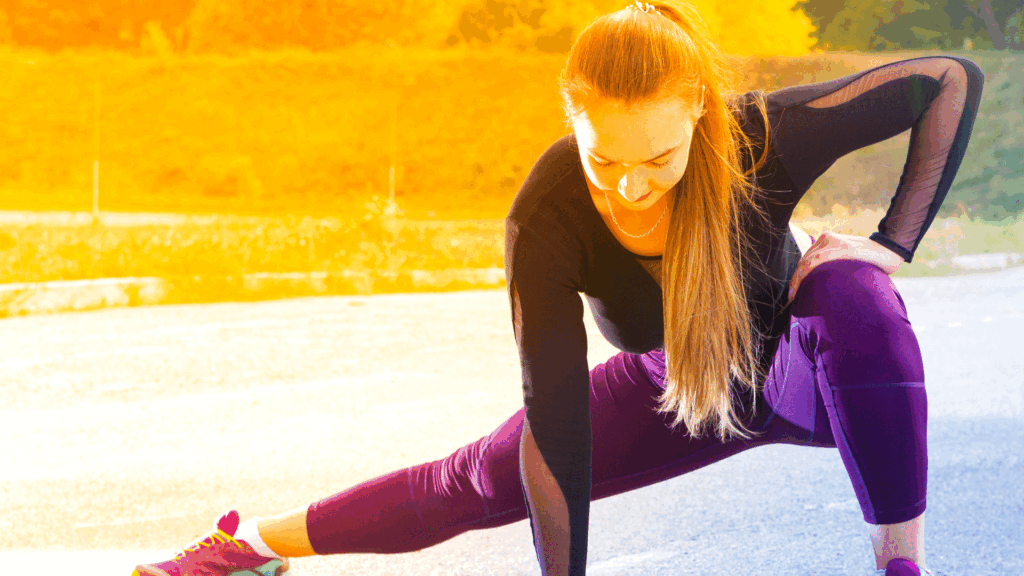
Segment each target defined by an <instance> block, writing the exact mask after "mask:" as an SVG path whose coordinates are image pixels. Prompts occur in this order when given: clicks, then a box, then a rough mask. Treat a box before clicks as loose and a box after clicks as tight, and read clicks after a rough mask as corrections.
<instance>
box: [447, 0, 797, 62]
mask: <svg viewBox="0 0 1024 576" xmlns="http://www.w3.org/2000/svg"><path fill="white" fill-rule="evenodd" d="M690 2H691V3H692V4H693V5H694V6H695V7H696V8H697V10H698V12H699V13H700V14H701V16H702V17H703V18H704V20H705V23H706V24H707V25H708V28H709V29H710V30H711V32H712V34H714V35H715V36H717V38H718V41H719V43H720V44H721V45H722V47H723V48H724V49H725V50H726V51H727V52H729V53H732V54H738V55H759V56H766V55H771V56H795V55H800V54H805V53H806V52H807V51H808V50H809V49H810V47H811V46H812V45H813V44H814V38H813V37H812V36H811V35H812V34H813V32H814V25H813V23H812V22H811V20H810V19H809V18H808V17H807V15H806V14H804V13H803V12H802V11H801V10H799V9H798V8H797V7H796V2H797V0H763V1H762V2H760V3H758V4H757V7H756V9H752V8H751V5H750V4H747V3H745V2H735V1H734V0H690ZM628 4H629V3H628V2H625V1H623V0H575V1H569V0H476V1H475V2H474V3H472V4H469V5H468V6H467V8H466V10H465V11H464V12H463V14H462V16H461V17H460V19H459V23H458V25H457V26H456V30H455V32H454V33H453V36H452V37H451V38H450V39H449V40H450V43H455V42H459V41H472V42H483V43H504V44H511V45H514V46H516V47H519V48H528V47H531V46H532V47H536V48H537V49H540V50H543V51H548V52H565V51H568V50H569V48H570V47H571V46H572V42H573V41H574V40H575V38H576V37H577V36H579V34H580V32H582V31H583V29H584V28H585V27H586V25H587V24H589V23H590V22H592V21H593V20H594V19H596V18H598V17H599V16H601V15H602V14H605V13H608V12H611V11H614V10H617V9H619V8H622V7H623V6H627V5H628ZM766 22H771V26H766V25H765V23H766Z"/></svg>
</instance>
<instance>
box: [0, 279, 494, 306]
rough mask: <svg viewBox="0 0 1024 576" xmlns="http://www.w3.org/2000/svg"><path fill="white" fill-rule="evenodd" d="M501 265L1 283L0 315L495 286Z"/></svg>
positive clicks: (436, 290)
mask: <svg viewBox="0 0 1024 576" xmlns="http://www.w3.org/2000/svg"><path fill="white" fill-rule="evenodd" d="M504 285H505V270H504V269H503V268H466V269H453V270H402V271H393V272H389V271H362V270H359V271H356V270H345V271H342V272H339V273H327V272H283V273H273V272H259V273H253V274H244V275H241V276H179V277H172V278H155V277H142V278H138V277H130V278H102V279H98V280H61V281H54V282H26V283H18V284H0V317H11V316H25V315H29V314H52V313H58V312H77V311H84V310H96V309H100V308H116V307H124V306H151V305H156V304H184V303H208V302H223V301H239V300H240V301H250V300H269V299H275V298H290V297H299V296H317V295H354V294H375V293H386V292H426V291H430V292H439V291H452V290H470V289H481V288H498V287H502V286H504Z"/></svg>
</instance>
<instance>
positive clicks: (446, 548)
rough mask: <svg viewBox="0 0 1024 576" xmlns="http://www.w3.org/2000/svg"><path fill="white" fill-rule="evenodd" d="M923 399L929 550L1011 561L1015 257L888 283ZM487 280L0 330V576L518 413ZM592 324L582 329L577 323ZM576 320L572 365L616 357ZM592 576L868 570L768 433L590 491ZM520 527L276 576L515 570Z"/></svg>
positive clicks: (826, 494)
mask: <svg viewBox="0 0 1024 576" xmlns="http://www.w3.org/2000/svg"><path fill="white" fill-rule="evenodd" d="M898 285H899V286H900V289H901V292H902V293H903V295H904V298H905V300H906V302H907V305H908V308H909V310H910V315H911V320H912V321H913V322H914V324H915V327H916V329H917V331H918V334H919V338H920V342H921V346H922V349H923V352H924V356H925V366H926V369H927V373H928V392H929V404H930V420H929V434H930V454H931V468H930V490H929V512H928V535H929V544H928V555H929V563H930V564H931V565H932V566H933V568H937V569H938V574H943V575H953V574H956V575H988V574H991V575H1011V574H1012V575H1020V574H1024V528H1022V527H1024V485H1022V480H1021V478H1022V477H1024V463H1022V461H1021V456H1022V454H1024V354H1022V353H1021V342H1022V341H1024V269H1021V268H1017V269H1010V270H1006V271H1003V272H999V273H992V274H977V275H969V276H959V277H949V278H927V279H925V278H921V279H899V280H898ZM507 306H508V305H507V301H506V297H505V295H504V292H502V291H481V292H463V293H446V294H419V295H388V296H373V297H329V298H308V299H298V300H289V301H277V302H262V303H255V304H216V305H203V306H166V307H153V308H131V309H115V310H106V311H97V312H88V313H78V314H64V315H50V316H35V317H24V318H10V319H6V320H2V321H0V350H2V351H3V352H2V355H0V374H3V386H0V446H2V448H0V449H2V450H3V453H2V456H3V461H4V463H5V465H4V466H3V467H2V468H0V534H2V535H3V539H2V540H0V565H2V566H4V571H5V572H10V573H15V574H19V573H30V574H49V573H53V574H58V573H60V574H65V573H75V574H76V575H91V574H96V575H99V574H119V573H120V574H124V575H125V576H127V574H129V573H130V569H131V567H132V566H133V565H134V564H135V563H137V562H139V561H142V560H152V559H154V558H162V557H163V556H165V555H167V554H168V553H169V552H173V551H174V549H175V548H178V547H180V546H181V545H182V544H185V543H187V542H188V541H189V540H190V539H192V538H193V537H194V536H196V535H198V534H199V533H201V532H204V531H205V530H207V529H208V527H209V525H210V523H211V522H212V521H213V519H215V517H216V516H217V515H218V514H219V513H220V512H221V511H223V510H226V509H228V508H231V507H237V508H238V509H239V510H240V511H241V512H242V514H243V516H246V515H253V514H259V515H269V514H272V513H276V512H278V511H281V510H285V509H290V508H292V507H295V506H297V505H303V504H306V503H308V502H309V501H311V500H313V499H316V498H319V497H322V496H325V495H328V494H331V493H333V492H336V491H338V490H340V489H342V488H345V487H347V486H349V485H351V484H353V483H355V482H358V481H361V480H364V479H366V478H370V477H373V476H375V475H377V474H380V473H383V472H387V471H390V470H393V469H395V468H399V467H403V466H406V465H410V464H414V463H419V462H422V461H425V460H430V459H435V458H439V457H442V456H444V455H446V454H447V453H449V452H450V451H451V450H452V449H454V448H456V447H458V446H460V445H462V444H464V443H465V442H467V441H469V440H472V439H475V438H477V437H479V436H480V435H482V434H485V433H487V432H489V431H490V430H491V429H492V428H493V427H494V426H495V425H496V424H498V423H499V422H501V421H502V420H503V419H504V418H506V417H507V416H508V415H510V414H511V413H512V412H513V411H514V410H515V409H516V408H517V407H518V406H520V405H521V396H520V394H521V393H520V388H519V380H518V367H517V356H516V352H515V347H514V342H513V340H512V336H511V329H510V322H509V316H508V311H507ZM588 320H589V319H588ZM588 328H589V329H590V330H591V334H592V337H591V343H592V346H591V355H590V358H591V363H592V364H593V363H595V362H600V361H603V360H604V359H606V358H607V357H608V356H610V355H611V354H612V353H613V350H612V349H611V348H610V347H609V346H608V345H607V344H605V343H604V342H603V341H602V340H601V339H600V337H599V336H598V335H597V332H596V329H595V328H594V326H593V325H590V326H589V327H588ZM591 526H592V533H591V534H592V536H591V541H590V542H591V543H590V566H589V571H588V573H589V574H597V575H613V574H738V575H740V574H751V575H753V574H786V575H788V574H794V575H798V574H821V575H832V574H837V575H838V574H854V575H860V574H864V575H867V574H870V573H871V570H870V569H871V560H870V552H869V544H868V540H867V536H866V533H865V530H864V527H863V522H862V520H861V519H860V512H859V510H858V507H857V505H856V501H855V499H854V495H853V490H852V489H851V487H850V485H849V481H848V480H847V478H846V475H845V472H844V470H843V467H842V463H841V462H840V460H839V456H838V453H836V452H835V451H833V450H827V449H812V448H797V447H792V446H772V447H765V448H760V449H757V450H754V451H751V452H747V453H744V454H741V455H739V456H736V457H734V458H732V459H730V460H728V461H726V462H723V463H720V464H718V465H715V466H711V467H709V468H706V469H704V470H701V471H698V472H696V473H693V474H690V475H687V476H684V477H681V478H677V479H675V480H671V481H668V482H664V483H662V484H659V485H656V486H652V487H649V488H646V489H643V490H639V491H636V492H633V493H630V494H626V495H622V496H618V497H614V498H610V499H607V500H603V501H600V502H597V503H596V504H595V505H594V508H593V513H592V520H591ZM528 534H529V527H528V526H527V525H526V524H525V523H524V522H519V523H517V524H513V525H511V526H508V527H505V528H501V529H497V530H491V531H486V532H478V533H474V534H468V535H465V536H462V537H459V538H456V539H454V540H451V541H449V542H447V543H445V544H442V545H440V546H437V547H435V548H432V549H429V550H426V551H423V552H419V553H414V554H404V555H396V556H372V555H358V556H344V557H342V556H335V557H323V558H310V559H300V560H298V561H296V562H295V564H294V568H293V574H295V575H296V576H319V575H328V574H332V575H334V574H360V575H367V576H370V575H385V574H403V575H424V576H426V575H435V574H438V575H440V574H459V575H463V574H464V575H470V574H495V575H498V574H536V573H538V569H537V568H536V560H535V559H534V558H533V551H532V549H531V548H530V545H529V536H528Z"/></svg>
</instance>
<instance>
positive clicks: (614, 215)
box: [136, 1, 983, 576]
mask: <svg viewBox="0 0 1024 576" xmlns="http://www.w3.org/2000/svg"><path fill="white" fill-rule="evenodd" d="M727 72H728V64H727V62H726V60H725V59H724V57H723V55H722V53H721V52H720V51H719V50H718V48H716V47H715V46H714V44H713V43H712V42H711V41H710V40H709V34H708V31H707V30H706V29H705V28H704V27H703V25H702V23H701V20H700V18H699V16H698V14H697V13H696V12H695V11H694V10H693V9H692V8H690V7H689V6H687V5H684V4H682V3H677V2H669V1H660V2H654V3H653V5H652V4H639V3H638V4H636V5H632V6H629V7H627V8H624V9H622V10H620V11H617V12H614V13H611V14H608V15H606V16H603V17H602V18H600V19H598V20H597V21H595V22H594V23H593V24H592V25H591V26H589V27H588V28H587V29H586V30H584V31H583V33H582V34H581V36H580V37H579V39H578V40H577V42H576V44H575V45H574V46H573V49H572V51H571V53H570V55H569V57H568V61H567V63H566V66H565V69H564V71H563V72H562V75H561V77H560V88H561V94H562V97H563V104H564V108H565V112H566V115H567V119H568V122H569V123H570V124H571V126H572V134H570V135H568V136H565V137H564V138H561V139H560V140H558V141H557V142H555V143H554V144H552V145H551V147H550V148H548V150H547V151H546V152H544V154H542V155H541V157H540V158H539V159H538V160H537V162H536V164H535V165H534V167H533V169H532V171H531V172H530V174H529V176H528V177H527V178H526V181H525V182H524V183H523V186H522V188H521V189H520V190H519V193H518V195H517V196H516V198H515V201H514V202H513V204H512V208H511V210H510V211H509V214H508V218H507V220H506V252H505V254H506V255H505V266H506V277H507V279H508V290H509V299H510V303H511V319H512V325H513V328H514V331H515V337H516V342H517V343H518V346H519V354H520V358H521V362H522V374H523V391H524V404H525V407H524V409H523V410H520V411H519V412H517V413H516V414H514V415H513V416H512V417H511V418H510V419H509V420H508V421H506V422H505V423H504V424H502V425H501V426H499V427H498V428H497V430H495V431H494V432H493V433H492V434H491V435H489V436H487V437H484V438H481V439H480V440H477V441H476V442H473V443H472V444H469V445H467V446H465V447H463V448H461V449H459V450H457V451H456V452H455V453H454V454H452V455H450V456H448V457H447V458H445V459H443V460H439V461H436V462H430V463H426V464H422V465H419V466H413V467H411V468H408V469H405V470H399V471H397V472H394V473H392V474H387V475H385V476H382V477H380V478H376V479H374V480H370V481H368V482H366V483H363V484H360V485H358V486H355V487H352V488H350V489H348V490H345V491H344V492H341V493H338V494H335V495H333V496H330V497H328V498H325V499H323V500H320V501H317V502H313V503H312V504H310V505H309V506H307V507H303V508H300V509H298V510H295V511H293V512H289V513H286V514H283V515H280V516H277V517H274V518H271V519H267V520H260V519H252V520H250V521H248V522H245V523H243V524H242V525H241V526H240V525H239V518H238V514H237V513H234V512H230V513H228V514H226V515H224V516H223V517H221V519H220V520H219V521H218V524H217V527H216V529H215V531H214V532H213V533H211V534H210V535H208V536H207V537H205V538H204V539H202V540H200V541H198V542H196V543H195V544H193V545H192V546H190V547H189V548H186V549H185V551H183V552H182V553H181V554H179V555H178V557H176V558H175V559H173V560H169V561H166V562H162V563H158V564H152V565H143V566H139V567H138V569H137V571H136V573H137V574H139V575H165V574H170V575H175V576H177V575H184V574H200V573H201V574H229V573H231V572H233V571H236V570H238V569H242V568H246V569H257V570H260V571H262V572H264V573H274V572H276V573H278V574H280V573H282V572H284V571H286V570H287V561H286V560H284V558H283V557H288V556H306V555H312V554H340V553H346V552H378V553H394V552H408V551H412V550H420V549H423V548H426V547H428V546H432V545H434V544H437V543H439V542H442V541H444V540H447V539H449V538H452V537H454V536H456V535H458V534H461V533H463V532H466V531H468V530H475V529H481V528H491V527H495V526H501V525H505V524H509V523H511V522H515V521H518V520H521V519H524V518H527V517H528V518H529V519H530V523H531V524H530V525H531V527H532V530H533V538H534V546H535V548H536V551H537V558H538V560H539V562H540V566H541V570H542V572H543V573H544V574H546V575H581V574H584V572H585V569H586V559H587V524H588V514H589V507H590V502H591V500H594V499H597V498H605V497H608V496H612V495H614V494H619V493H622V492H625V491H628V490H633V489H635V488H640V487H642V486H647V485H649V484H652V483H655V482H660V481H662V480H666V479H668V478H672V477H675V476H678V475H680V474H684V473H686V472H689V471H691V470H695V469H697V468H700V467H702V466H706V465H708V464H711V463H713V462H717V461H719V460H721V459H723V458H727V457H729V456H731V455H733V454H736V453H738V452H740V451H743V450H746V449H748V448H753V447H755V446H760V445H764V444H770V443H778V442H784V443H790V444H802V445H809V446H830V447H836V448H838V450H839V453H840V455H841V457H842V460H843V463H844V464H845V466H846V470H847V472H848V473H849V477H850V480H851V482H852V483H853V489H854V492H855V493H856V496H857V499H858V501H859V503H860V506H861V510H862V511H863V514H864V519H865V520H866V521H867V523H868V524H869V525H870V534H871V540H872V543H873V548H874V554H875V563H876V567H877V568H878V569H879V572H880V573H884V574H886V575H889V576H895V575H900V576H902V575H911V574H914V575H916V574H922V573H928V571H927V570H926V569H925V553H924V536H923V528H924V524H923V514H924V510H925V491H926V480H927V463H928V461H927V445H926V436H925V428H926V412H927V407H926V398H925V388H924V373H923V367H922V363H921V355H920V350H919V348H918V344H917V340H916V338H915V336H914V332H913V330H912V328H911V326H910V322H909V321H908V319H907V313H906V309H905V307H904V305H903V301H902V299H901V298H900V296H899V294H898V293H897V292H896V289H895V288H894V286H893V284H892V282H891V281H890V280H889V277H888V274H891V273H892V272H894V271H895V270H896V269H897V267H898V266H899V264H900V263H901V262H903V261H909V260H910V259H911V257H912V256H913V254H914V250H915V248H916V247H917V245H918V243H919V242H920V241H921V238H922V236H923V235H924V233H925V230H926V229H927V227H928V226H929V224H930V223H931V222H932V220H933V219H934V217H935V213H936V211H937V210H938V208H939V205H940V203H941V202H942V199H943V197H944V196H945V194H946V192H947V191H948V190H949V187H950V184H951V183H952V181H953V177H954V175H955V173H956V170H957V168H958V166H959V165H960V162H961V160H962V158H963V155H964V152H965V149H966V147H967V141H968V138H969V135H970V132H971V127H972V124H973V121H974V117H975V115H976V111H977V107H978V102H979V99H980V94H981V87H982V81H983V78H982V75H981V72H980V70H979V69H978V67H977V66H976V65H974V64H973V63H972V62H970V61H968V60H964V59H961V58H953V57H947V56H929V57H924V58H916V59H912V60H906V61H903V62H897V63H894V64H888V65H884V66H879V67H876V68H873V69H870V70H867V71H865V72H860V73H857V74H853V75H851V76H847V77H845V78H841V79H838V80H833V81H830V82H823V83H819V84H811V85H806V86H795V87H791V88H787V89H784V90H779V91H777V92H772V93H769V94H763V93H760V92H751V93H747V94H743V95H740V96H737V97H728V96H726V93H725V91H726V88H727V86H726V84H725V80H726V78H727V76H728V75H727ZM907 129H910V130H911V137H910V149H909V152H908V155H907V162H906V166H905V168H904V171H903V175H902V177H901V178H900V182H899V185H898V187H897V188H896V190H895V192H894V193H893V196H892V202H891V205H890V207H889V210H888V212H887V213H886V215H885V218H883V219H882V221H881V222H880V223H879V226H878V232H876V233H874V234H872V235H871V237H870V238H861V237H856V236H846V235H839V234H831V233H825V234H823V235H822V236H821V237H819V238H818V239H817V240H816V241H815V242H814V243H813V245H811V246H810V247H809V249H806V252H805V253H803V254H802V256H801V251H800V250H799V249H798V245H797V242H796V240H795V238H794V236H793V234H792V233H791V232H790V230H789V228H788V224H789V219H790V215H791V214H792V211H793V208H794V206H795V205H796V203H797V202H798V201H799V200H800V198H801V197H802V196H803V195H804V193H805V192H806V191H807V189H808V187H809V186H810V185H811V183H812V182H813V181H814V180H815V178H817V177H818V176H820V175H821V174H822V172H824V171H825V170H826V169H827V168H828V167H829V166H830V165H831V164H832V163H833V162H835V161H836V159H838V158H839V157H841V156H843V155H844V154H847V153H848V152H851V151H852V150H855V149H857V148H860V147H863V146H867V145H869V144H872V143H874V142H878V141H881V140H883V139H886V138H890V137H892V136H895V135H896V134H899V133H900V132H903V131H905V130H907ZM581 293H582V294H585V295H586V297H587V299H588V300H589V302H590V307H591V310H592V311H593V314H594V317H595V320H596V321H597V325H598V326H599V327H600V330H601V333H602V334H603V335H604V337H605V338H607V339H608V340H609V341H610V342H611V343H612V344H614V345H615V346H616V347H618V348H619V349H621V350H622V351H623V352H622V353H620V354H618V355H616V356H614V357H612V358H611V359H609V360H608V361H607V362H605V363H604V364H601V365H599V366H596V367H594V368H593V369H590V370H588V366H587V356H586V352H587V342H586V333H585V331H584V325H583V311H584V308H583V303H582V299H581V297H580V294H581Z"/></svg>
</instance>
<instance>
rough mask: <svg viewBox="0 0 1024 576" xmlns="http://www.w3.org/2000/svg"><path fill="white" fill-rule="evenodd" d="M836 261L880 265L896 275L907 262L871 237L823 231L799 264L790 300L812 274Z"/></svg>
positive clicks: (886, 271)
mask: <svg viewBox="0 0 1024 576" xmlns="http://www.w3.org/2000/svg"><path fill="white" fill-rule="evenodd" d="M832 260H860V261H861V262H867V263H868V264H873V265H875V266H878V267H879V268H881V269H882V271H884V272H885V273H886V274H892V273H893V272H895V271H896V270H897V269H898V268H899V267H900V264H901V263H902V262H903V259H902V258H900V256H899V255H898V254H896V253H895V252H893V251H892V250H889V249H888V248H886V247H885V246H882V245H881V244H879V243H877V242H875V241H874V240H871V239H869V238H863V237H860V236H850V235H847V234H836V233H834V232H823V233H822V234H821V236H818V238H817V240H815V241H814V244H812V245H811V247H810V249H808V250H807V253H806V254H804V255H803V257H801V258H800V262H799V263H798V264H797V267H796V272H794V273H793V278H792V279H790V281H789V301H791V302H792V300H793V297H794V296H796V293H797V291H798V290H799V289H800V283H801V282H803V280H804V278H806V277H807V275H808V274H810V273H811V271H813V270H814V269H815V268H817V267H818V266H820V265H822V264H824V263H825V262H830V261H832Z"/></svg>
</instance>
